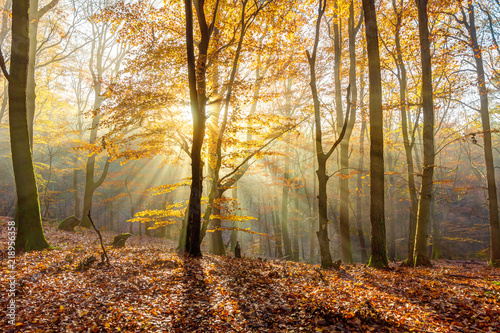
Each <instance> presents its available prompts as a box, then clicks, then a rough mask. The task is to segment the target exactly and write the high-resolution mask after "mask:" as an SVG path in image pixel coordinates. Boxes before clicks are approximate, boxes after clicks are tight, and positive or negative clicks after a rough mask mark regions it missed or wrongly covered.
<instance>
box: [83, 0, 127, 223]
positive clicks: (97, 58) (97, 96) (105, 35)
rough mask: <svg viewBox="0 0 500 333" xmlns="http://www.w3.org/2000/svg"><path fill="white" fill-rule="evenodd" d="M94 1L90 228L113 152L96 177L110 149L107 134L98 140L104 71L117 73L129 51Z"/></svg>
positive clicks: (86, 205) (86, 203) (86, 200)
mask: <svg viewBox="0 0 500 333" xmlns="http://www.w3.org/2000/svg"><path fill="white" fill-rule="evenodd" d="M99 5H109V3H108V1H107V0H106V1H104V3H100V4H99ZM94 9H95V8H94V4H92V3H90V4H89V7H88V12H87V15H88V17H89V18H90V24H91V29H92V35H91V38H92V39H91V41H90V45H91V49H90V59H89V62H88V67H89V72H90V74H91V77H92V83H93V85H92V89H93V92H94V104H93V106H92V111H91V112H92V122H91V125H90V136H89V145H90V147H92V149H91V151H89V155H88V157H87V161H86V163H85V190H84V194H83V211H82V223H81V225H82V226H83V227H85V228H90V227H91V225H90V221H89V219H88V215H89V212H90V211H91V209H92V200H93V195H94V192H95V190H96V189H97V188H99V186H101V185H102V183H103V182H104V180H105V179H106V176H107V173H108V170H109V164H110V162H111V161H110V159H111V157H110V155H109V153H107V157H106V161H105V163H104V167H103V170H102V172H101V175H100V176H99V177H98V178H97V180H95V178H94V177H95V171H96V158H97V156H96V155H97V154H98V153H99V152H101V151H102V150H104V151H106V152H107V151H108V150H109V147H107V142H106V140H105V138H102V139H101V140H98V137H97V136H98V131H99V124H100V122H101V118H102V117H103V112H102V111H101V109H100V108H101V106H102V103H103V101H104V99H105V96H106V93H107V89H106V87H105V84H104V83H105V82H104V78H105V75H109V76H110V77H111V78H113V77H115V76H116V75H117V74H118V72H119V69H120V65H121V63H122V61H123V58H124V57H125V55H126V54H127V52H128V47H127V45H126V44H122V45H120V44H119V43H117V37H118V36H117V35H118V32H117V31H113V29H112V26H111V24H110V23H107V22H97V21H96V20H95V19H94V18H93V17H92V16H93V15H96V14H97V13H98V12H99V11H100V10H103V9H104V8H99V7H98V8H96V9H97V11H94Z"/></svg>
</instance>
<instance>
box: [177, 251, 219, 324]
mask: <svg viewBox="0 0 500 333" xmlns="http://www.w3.org/2000/svg"><path fill="white" fill-rule="evenodd" d="M203 260H204V259H203V258H186V257H184V258H183V274H182V280H181V282H180V283H181V288H182V294H181V298H180V308H179V309H178V313H177V316H176V318H175V319H174V322H173V323H172V329H173V331H174V332H179V333H181V332H207V331H210V330H209V326H210V317H209V316H208V312H209V309H210V291H209V288H208V287H207V281H206V276H205V273H204V269H203Z"/></svg>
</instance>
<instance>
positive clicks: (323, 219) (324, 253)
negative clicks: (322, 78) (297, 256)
mask: <svg viewBox="0 0 500 333" xmlns="http://www.w3.org/2000/svg"><path fill="white" fill-rule="evenodd" d="M318 113H319V112H318ZM316 174H317V176H318V216H319V225H318V231H317V232H316V235H317V237H318V243H319V253H320V256H321V267H323V268H328V267H332V265H333V262H332V255H331V252H330V238H328V215H327V214H328V211H327V205H328V199H327V194H326V185H327V182H328V178H329V177H328V176H327V174H326V158H324V156H321V155H319V154H318V170H317V171H316Z"/></svg>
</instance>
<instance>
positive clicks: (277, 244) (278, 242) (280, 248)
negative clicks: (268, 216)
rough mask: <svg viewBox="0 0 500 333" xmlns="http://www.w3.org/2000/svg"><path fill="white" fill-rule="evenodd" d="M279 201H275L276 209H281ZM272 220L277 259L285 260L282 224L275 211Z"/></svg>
mask: <svg viewBox="0 0 500 333" xmlns="http://www.w3.org/2000/svg"><path fill="white" fill-rule="evenodd" d="M277 201H278V199H277V198H276V199H275V205H274V206H275V207H279V206H278V205H277ZM272 218H273V228H274V239H275V257H276V258H283V246H282V243H281V240H282V238H281V224H280V221H279V217H278V213H277V212H276V211H275V210H273V212H272Z"/></svg>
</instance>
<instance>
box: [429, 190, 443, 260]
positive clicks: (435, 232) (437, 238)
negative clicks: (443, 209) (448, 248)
mask: <svg viewBox="0 0 500 333" xmlns="http://www.w3.org/2000/svg"><path fill="white" fill-rule="evenodd" d="M440 221H441V220H440V218H439V217H438V214H437V212H436V190H435V189H434V195H433V196H432V203H431V222H432V223H431V225H432V256H431V257H432V259H435V260H437V259H441V257H442V252H441V249H442V247H441V240H442V234H441V223H440Z"/></svg>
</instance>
